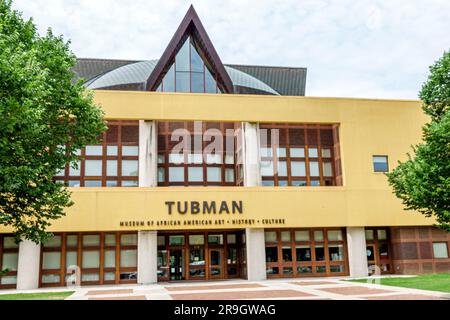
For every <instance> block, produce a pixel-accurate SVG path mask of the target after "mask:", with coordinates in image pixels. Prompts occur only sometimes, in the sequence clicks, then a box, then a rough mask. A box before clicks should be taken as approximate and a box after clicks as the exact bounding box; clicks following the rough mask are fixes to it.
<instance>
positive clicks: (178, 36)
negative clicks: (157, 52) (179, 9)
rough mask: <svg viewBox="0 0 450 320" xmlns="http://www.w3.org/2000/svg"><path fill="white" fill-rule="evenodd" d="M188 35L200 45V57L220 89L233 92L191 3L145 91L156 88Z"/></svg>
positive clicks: (229, 80) (227, 76)
mask: <svg viewBox="0 0 450 320" xmlns="http://www.w3.org/2000/svg"><path fill="white" fill-rule="evenodd" d="M189 36H191V37H192V38H193V39H194V40H195V42H196V43H197V44H198V46H199V47H200V48H199V49H200V51H201V52H199V53H200V54H201V56H202V59H203V60H204V62H205V64H206V65H208V69H209V71H210V72H211V73H212V75H213V77H214V78H215V79H217V83H218V84H219V86H220V87H221V88H222V90H224V91H225V93H233V83H232V81H231V79H230V76H229V75H228V73H227V71H226V70H225V67H224V66H223V64H222V61H221V60H220V58H219V55H218V54H217V52H216V49H214V46H213V44H212V42H211V40H210V39H209V36H208V34H207V33H206V30H205V28H204V27H203V25H202V23H201V21H200V18H199V17H198V15H197V12H195V9H194V7H193V6H192V5H191V6H190V8H189V10H188V12H187V13H186V16H185V17H184V19H183V21H182V22H181V24H180V26H179V27H178V29H177V31H176V32H175V34H174V36H173V37H172V40H170V42H169V45H168V46H167V48H166V50H165V51H164V53H163V55H162V56H161V58H160V59H159V61H158V63H157V64H156V66H155V68H154V69H153V72H152V73H151V74H150V77H149V78H148V80H147V91H156V90H157V86H158V84H159V83H160V82H161V81H162V78H163V77H164V75H165V73H166V72H167V71H168V69H169V68H170V66H171V64H172V62H173V61H174V59H175V56H176V54H177V53H178V51H179V50H180V48H181V46H182V45H183V44H184V42H185V41H186V39H187V38H188V37H189Z"/></svg>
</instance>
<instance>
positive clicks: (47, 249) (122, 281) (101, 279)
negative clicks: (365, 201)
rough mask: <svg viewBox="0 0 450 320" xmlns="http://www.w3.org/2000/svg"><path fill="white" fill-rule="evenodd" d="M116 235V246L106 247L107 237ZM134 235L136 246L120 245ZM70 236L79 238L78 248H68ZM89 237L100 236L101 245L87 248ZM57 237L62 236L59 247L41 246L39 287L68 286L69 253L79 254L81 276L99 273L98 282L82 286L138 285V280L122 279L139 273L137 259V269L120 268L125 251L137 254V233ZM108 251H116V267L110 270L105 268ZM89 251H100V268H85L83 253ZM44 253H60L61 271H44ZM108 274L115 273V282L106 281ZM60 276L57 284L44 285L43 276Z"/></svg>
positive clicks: (82, 234) (89, 233)
mask: <svg viewBox="0 0 450 320" xmlns="http://www.w3.org/2000/svg"><path fill="white" fill-rule="evenodd" d="M107 234H114V235H115V236H116V243H115V245H114V246H106V245H105V235H107ZM127 234H133V235H136V244H135V245H122V244H121V243H120V241H121V236H122V235H127ZM70 235H76V236H77V246H76V247H68V246H67V237H68V236H70ZM87 235H98V236H99V237H100V244H99V245H96V246H85V245H84V244H83V236H87ZM55 236H61V245H60V246H59V247H46V246H45V245H42V246H41V262H40V272H39V286H40V287H60V286H65V285H66V276H68V275H69V274H68V273H67V268H66V254H67V252H77V265H78V267H79V269H80V271H81V273H80V276H82V275H83V273H98V274H99V280H98V281H82V280H81V279H80V281H81V285H103V284H127V283H137V277H136V279H120V275H121V273H125V272H126V273H129V272H131V273H133V272H136V273H137V259H136V267H127V268H122V267H121V266H120V255H121V251H123V250H136V253H137V232H132V231H126V232H64V233H55ZM107 249H113V250H115V267H114V268H108V267H105V265H104V264H105V251H106V250H107ZM87 251H98V252H99V254H100V261H99V263H100V265H99V268H83V252H87ZM44 252H60V254H61V257H60V259H61V260H60V268H59V269H47V270H46V269H43V255H44ZM106 272H114V273H115V279H114V281H108V280H105V279H104V274H105V273H106ZM49 274H54V275H59V276H60V281H59V282H55V283H43V282H42V276H43V275H49Z"/></svg>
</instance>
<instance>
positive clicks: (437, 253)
mask: <svg viewBox="0 0 450 320" xmlns="http://www.w3.org/2000/svg"><path fill="white" fill-rule="evenodd" d="M433 256H434V258H435V259H447V258H448V248H447V243H446V242H433Z"/></svg>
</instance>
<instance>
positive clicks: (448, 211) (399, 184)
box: [388, 52, 450, 231]
mask: <svg viewBox="0 0 450 320" xmlns="http://www.w3.org/2000/svg"><path fill="white" fill-rule="evenodd" d="M419 97H420V98H421V99H422V101H423V110H424V112H425V113H426V114H427V115H428V116H430V118H431V122H430V123H427V124H426V125H425V126H424V127H423V143H421V144H419V145H417V146H415V147H414V148H413V149H414V155H413V156H411V155H410V154H408V160H407V161H405V162H399V165H398V167H397V168H395V169H394V170H393V171H392V172H391V173H389V174H388V180H389V183H390V185H391V186H392V187H393V190H394V193H395V195H396V196H397V197H398V198H400V199H401V200H402V201H403V204H404V205H405V206H406V209H407V210H417V211H419V212H420V213H422V214H424V215H425V216H427V217H434V218H435V219H436V222H437V226H438V227H440V228H441V229H444V230H447V231H450V52H445V53H444V55H443V56H442V58H440V59H439V60H438V61H436V63H435V64H434V65H432V66H431V67H430V75H429V77H428V80H427V82H426V83H425V84H424V85H423V87H422V90H421V91H420V94H419Z"/></svg>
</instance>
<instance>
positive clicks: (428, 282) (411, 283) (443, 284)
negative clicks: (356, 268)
mask: <svg viewBox="0 0 450 320" xmlns="http://www.w3.org/2000/svg"><path fill="white" fill-rule="evenodd" d="M380 280H381V283H380V284H382V285H387V286H396V287H404V288H413V289H421V290H431V291H442V292H450V273H436V274H424V275H420V276H415V277H405V278H381V279H380ZM349 281H353V282H367V279H358V280H349Z"/></svg>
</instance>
